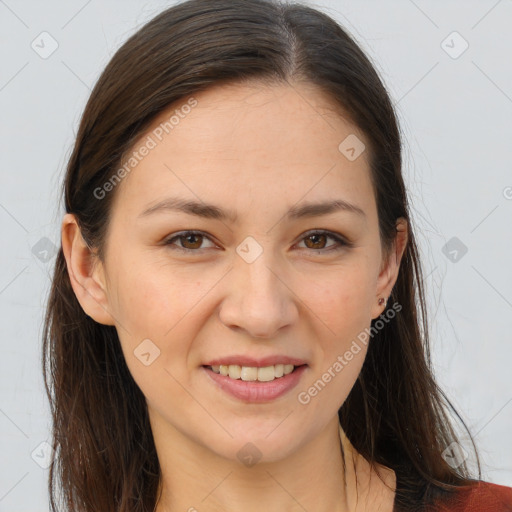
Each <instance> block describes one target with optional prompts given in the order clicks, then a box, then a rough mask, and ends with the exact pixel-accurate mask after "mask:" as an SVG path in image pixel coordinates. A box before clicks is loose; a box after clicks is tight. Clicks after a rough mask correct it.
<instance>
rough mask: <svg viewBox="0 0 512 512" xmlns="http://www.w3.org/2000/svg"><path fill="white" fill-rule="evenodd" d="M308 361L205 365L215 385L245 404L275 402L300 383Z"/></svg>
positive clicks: (205, 371)
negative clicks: (245, 364)
mask: <svg viewBox="0 0 512 512" xmlns="http://www.w3.org/2000/svg"><path fill="white" fill-rule="evenodd" d="M307 368H308V365H307V364H300V365H297V366H295V365H292V364H276V365H270V366H241V365H236V364H230V365H222V364H221V365H203V366H202V369H203V371H204V373H205V376H206V377H207V378H208V381H209V382H211V383H212V384H213V385H214V387H216V388H217V389H219V390H220V391H222V392H223V393H226V394H227V395H229V396H230V397H231V398H235V399H236V400H238V401H241V402H243V403H255V404H256V403H259V404H262V403H266V402H272V401H273V400H276V399H278V398H280V397H284V396H285V395H287V394H289V393H290V392H291V390H292V389H294V388H295V387H297V386H298V385H299V382H300V380H301V378H302V374H303V373H304V372H305V371H306V370H307Z"/></svg>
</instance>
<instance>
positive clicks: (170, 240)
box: [164, 230, 353, 253]
mask: <svg viewBox="0 0 512 512" xmlns="http://www.w3.org/2000/svg"><path fill="white" fill-rule="evenodd" d="M189 235H200V236H203V237H205V238H208V240H210V241H212V240H211V239H210V238H209V237H208V236H207V235H206V234H205V233H203V232H201V231H182V232H181V233H179V234H177V235H174V236H172V237H171V238H168V239H167V240H165V242H164V245H168V246H172V245H173V242H174V240H177V239H183V238H186V237H187V236H189ZM313 235H326V236H327V238H332V239H333V240H335V241H336V243H337V246H333V247H329V248H327V249H325V248H324V249H310V250H311V251H313V252H316V253H330V252H333V251H334V252H337V251H340V250H341V249H343V248H345V247H346V248H350V247H352V246H353V244H352V243H351V242H349V241H348V240H346V239H344V238H342V237H341V236H339V235H337V234H336V233H333V232H332V231H327V230H314V231H309V232H308V233H306V234H305V235H304V236H303V237H302V238H301V240H300V241H301V242H302V241H303V240H304V239H306V238H308V237H310V236H313ZM212 243H213V242H212ZM172 249H173V250H177V251H181V252H185V253H193V252H201V251H202V250H204V249H187V248H185V247H178V246H177V245H176V246H174V247H172ZM305 249H308V248H307V247H306V248H305Z"/></svg>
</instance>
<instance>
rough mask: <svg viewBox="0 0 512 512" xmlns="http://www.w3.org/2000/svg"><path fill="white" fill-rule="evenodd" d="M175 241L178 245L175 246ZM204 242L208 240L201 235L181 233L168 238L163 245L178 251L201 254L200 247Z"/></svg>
mask: <svg viewBox="0 0 512 512" xmlns="http://www.w3.org/2000/svg"><path fill="white" fill-rule="evenodd" d="M175 240H178V241H179V242H180V245H177V244H175V243H174V242H175ZM205 240H209V238H208V237H207V236H205V235H203V234H202V233H197V232H195V231H182V232H181V233H179V234H177V235H174V236H173V237H171V238H169V239H168V240H166V241H165V242H164V243H165V245H168V246H171V247H172V249H177V250H178V251H184V252H201V250H202V249H203V247H201V246H202V244H203V242H204V241H205Z"/></svg>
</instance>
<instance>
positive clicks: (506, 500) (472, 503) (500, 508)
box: [434, 481, 512, 512]
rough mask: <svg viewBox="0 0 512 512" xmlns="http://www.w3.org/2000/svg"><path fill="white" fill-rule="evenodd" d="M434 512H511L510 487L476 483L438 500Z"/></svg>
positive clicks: (511, 489)
mask: <svg viewBox="0 0 512 512" xmlns="http://www.w3.org/2000/svg"><path fill="white" fill-rule="evenodd" d="M434 511H435V512H459V511H460V512H512V487H507V486H504V485H498V484H492V483H489V482H483V481H476V482H474V483H472V484H471V485H466V486H463V487H460V488H459V489H457V490H456V491H454V492H452V493H450V494H449V496H448V495H447V496H445V497H444V498H442V499H439V500H438V501H437V502H436V503H435V506H434Z"/></svg>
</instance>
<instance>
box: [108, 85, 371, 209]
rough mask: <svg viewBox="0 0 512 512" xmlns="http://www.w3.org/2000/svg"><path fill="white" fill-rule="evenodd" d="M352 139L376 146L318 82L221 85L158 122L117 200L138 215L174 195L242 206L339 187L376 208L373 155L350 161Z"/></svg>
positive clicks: (184, 101) (186, 101)
mask: <svg viewBox="0 0 512 512" xmlns="http://www.w3.org/2000/svg"><path fill="white" fill-rule="evenodd" d="M350 137H356V138H357V139H356V140H358V141H359V142H360V143H361V147H364V146H363V144H364V145H365V146H366V147H367V146H368V143H367V141H366V139H365V136H364V134H363V133H362V132H361V131H360V130H359V129H358V127H357V126H356V125H354V124H353V123H352V122H351V120H350V119H349V118H348V117H347V116H346V115H345V114H344V112H343V110H342V109H341V107H340V106H338V105H336V104H335V103H334V102H333V101H332V100H331V99H330V98H329V97H328V96H327V95H325V94H324V93H323V92H322V91H321V90H320V89H318V88H317V87H315V86H313V85H311V84H304V83H301V84H298V83H294V84H289V85H288V84H284V85H283V84H280V85H268V84H262V83H257V82H255V83H249V84H228V85H226V84H224V85H217V86H214V87H211V88H209V89H207V90H204V91H201V92H199V93H197V94H194V95H192V96H189V97H186V98H183V99H182V100H180V101H178V102H176V103H175V104H173V105H172V106H171V107H169V108H167V109H166V110H165V111H163V112H162V113H161V114H160V115H158V117H156V118H155V119H154V121H153V122H152V124H151V126H150V127H149V128H148V130H147V131H146V132H145V133H144V134H143V136H141V137H140V139H139V140H138V142H137V143H135V144H134V146H133V147H132V148H131V149H130V151H129V152H128V154H127V155H125V159H124V160H125V161H127V160H128V157H130V156H133V152H134V151H138V150H140V149H142V148H143V147H144V146H146V147H150V149H149V150H146V151H144V153H145V155H144V156H143V157H140V155H139V158H138V159H137V161H136V162H135V161H133V163H134V165H133V167H131V168H130V171H129V173H127V177H126V178H124V179H123V180H122V182H121V184H120V186H119V189H121V190H117V191H116V193H117V195H119V196H121V199H120V201H121V203H123V204H122V205H120V206H121V207H122V208H128V209H130V210H132V211H131V213H132V214H135V212H136V211H137V212H138V213H139V212H140V210H141V208H142V206H143V205H145V204H147V203H148V202H149V201H152V200H158V199H159V198H163V197H164V196H165V194H166V193H170V192H172V195H182V196H185V197H189V198H192V197H194V196H195V199H201V197H205V198H208V199H217V202H218V203H219V202H220V203H230V205H231V204H233V205H235V206H234V208H235V209H236V203H240V204H241V205H243V204H244V202H245V203H246V202H247V200H249V199H251V200H252V201H256V202H258V201H259V200H261V201H262V202H264V201H267V202H268V201H274V200H278V199H279V198H281V199H283V198H286V197H287V198H288V199H286V202H287V203H290V204H291V203H295V202H296V201H298V200H300V198H301V197H302V196H306V195H307V199H311V200H314V199H317V198H319V197H322V198H324V197H325V195H326V192H327V193H328V192H331V191H334V190H340V191H342V192H344V197H345V198H346V199H350V198H352V200H353V202H356V200H357V202H359V204H362V203H364V202H365V201H370V202H371V200H372V198H371V197H368V195H369V194H370V196H371V192H372V189H371V184H370V176H369V169H368V154H367V153H368V151H363V152H362V153H361V155H360V156H359V157H358V158H357V159H355V160H352V161H351V160H350V159H348V158H347V157H346V155H345V154H344V153H343V152H342V149H343V148H341V149H340V144H341V146H343V142H344V141H345V140H347V138H349V140H352V139H350ZM141 152H142V151H139V153H141ZM123 197H124V198H125V199H128V201H123V199H122V198H123ZM116 202H117V200H116ZM281 202H282V201H281ZM260 206H262V204H260ZM363 206H364V205H363ZM366 206H370V203H369V202H367V204H366Z"/></svg>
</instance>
